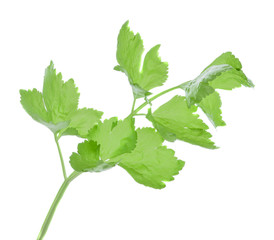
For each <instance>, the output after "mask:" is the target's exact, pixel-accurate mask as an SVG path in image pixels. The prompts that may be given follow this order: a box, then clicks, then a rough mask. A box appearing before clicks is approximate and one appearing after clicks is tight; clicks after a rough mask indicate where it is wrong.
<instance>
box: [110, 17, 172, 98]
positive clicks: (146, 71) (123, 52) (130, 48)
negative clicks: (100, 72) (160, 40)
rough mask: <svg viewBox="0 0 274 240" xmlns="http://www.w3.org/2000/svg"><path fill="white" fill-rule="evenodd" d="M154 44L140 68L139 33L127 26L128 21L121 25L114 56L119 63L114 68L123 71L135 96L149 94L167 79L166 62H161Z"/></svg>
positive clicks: (140, 42)
mask: <svg viewBox="0 0 274 240" xmlns="http://www.w3.org/2000/svg"><path fill="white" fill-rule="evenodd" d="M159 48H160V45H156V46H155V47H153V48H151V49H150V51H148V52H147V54H146V56H145V59H144V63H143V67H142V70H141V71H140V68H141V62H142V61H141V60H142V54H143V52H144V46H143V41H142V39H141V37H140V34H139V33H137V34H136V35H134V33H133V32H132V31H131V30H130V28H129V26H128V21H127V22H126V23H125V24H124V25H123V26H122V28H121V30H120V32H119V35H118V43H117V52H116V58H117V62H118V63H119V65H117V66H115V67H114V70H117V71H121V72H123V73H125V74H126V75H127V77H128V80H129V83H130V85H131V86H132V91H133V94H134V97H135V98H141V97H146V96H148V95H150V94H151V93H150V92H149V90H150V89H152V88H155V87H159V86H162V85H163V83H164V82H165V81H166V80H167V73H168V64H167V63H165V62H162V61H161V59H160V57H159V54H158V50H159Z"/></svg>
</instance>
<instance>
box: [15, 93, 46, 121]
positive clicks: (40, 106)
mask: <svg viewBox="0 0 274 240" xmlns="http://www.w3.org/2000/svg"><path fill="white" fill-rule="evenodd" d="M20 95H21V104H22V106H23V108H24V109H25V110H26V112H27V113H28V114H29V115H30V116H31V117H32V118H33V119H34V120H35V121H37V122H40V123H42V124H44V123H45V122H49V121H50V116H49V114H48V112H47V110H46V108H45V105H44V102H43V97H42V93H40V92H39V91H37V89H35V88H34V89H33V90H28V91H26V90H22V89H21V90H20Z"/></svg>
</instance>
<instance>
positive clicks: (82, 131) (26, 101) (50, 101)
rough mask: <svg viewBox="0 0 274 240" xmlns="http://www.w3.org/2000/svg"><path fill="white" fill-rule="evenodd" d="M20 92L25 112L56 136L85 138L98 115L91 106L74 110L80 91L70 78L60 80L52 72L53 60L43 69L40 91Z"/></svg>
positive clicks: (100, 114) (99, 113) (59, 75)
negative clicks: (41, 89) (43, 74)
mask: <svg viewBox="0 0 274 240" xmlns="http://www.w3.org/2000/svg"><path fill="white" fill-rule="evenodd" d="M20 95H21V104H22V106H23V108H24V109H25V110H26V112H27V113H28V114H29V115H30V116H31V117H32V118H33V119H34V120H35V121H37V122H39V123H42V124H43V125H45V126H46V127H48V128H49V129H50V130H51V131H52V132H53V133H54V134H56V133H60V136H61V135H78V136H80V137H85V136H86V135H87V134H88V131H89V129H90V128H92V127H93V126H94V125H95V124H96V123H97V122H98V121H99V120H100V118H101V116H102V112H99V111H96V110H94V109H77V108H78V100H79V95H80V94H79V93H78V89H77V87H76V86H75V84H74V81H73V79H69V80H68V81H67V82H64V81H63V80H62V75H61V73H58V74H56V70H55V69H54V65H53V62H51V63H50V65H49V66H48V67H47V68H46V71H45V77H44V86H43V94H42V93H41V92H39V91H37V90H36V89H33V90H29V91H26V90H20Z"/></svg>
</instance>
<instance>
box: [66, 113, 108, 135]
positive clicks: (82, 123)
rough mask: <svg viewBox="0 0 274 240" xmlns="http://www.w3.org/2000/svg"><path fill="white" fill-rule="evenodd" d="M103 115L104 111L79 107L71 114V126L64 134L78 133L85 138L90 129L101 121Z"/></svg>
mask: <svg viewBox="0 0 274 240" xmlns="http://www.w3.org/2000/svg"><path fill="white" fill-rule="evenodd" d="M102 115H103V112H100V111H97V110H94V109H92V108H82V109H78V110H77V111H75V112H74V113H73V114H72V115H71V118H70V119H71V121H70V123H69V126H68V128H67V129H65V131H64V133H62V135H78V136H79V137H82V138H85V137H87V136H88V132H89V130H90V129H91V128H93V127H94V126H95V124H97V123H98V122H99V121H100V119H101V117H102Z"/></svg>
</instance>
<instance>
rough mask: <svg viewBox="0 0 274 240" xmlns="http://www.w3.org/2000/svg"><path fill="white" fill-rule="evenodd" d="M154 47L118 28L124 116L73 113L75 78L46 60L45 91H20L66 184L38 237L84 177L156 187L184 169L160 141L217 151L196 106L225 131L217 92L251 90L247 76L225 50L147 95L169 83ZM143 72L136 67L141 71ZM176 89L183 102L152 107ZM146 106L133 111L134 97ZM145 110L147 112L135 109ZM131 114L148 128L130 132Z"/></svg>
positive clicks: (89, 111)
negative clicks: (71, 144)
mask: <svg viewBox="0 0 274 240" xmlns="http://www.w3.org/2000/svg"><path fill="white" fill-rule="evenodd" d="M159 48H160V45H156V46H155V47H153V48H151V49H150V50H149V51H148V52H147V53H146V55H145V57H144V61H143V62H142V56H143V53H144V46H143V41H142V39H141V37H140V34H138V33H137V34H134V33H133V32H132V31H131V30H130V28H129V26H128V21H127V22H126V23H125V24H124V25H123V26H122V28H121V30H120V33H119V36H118V44H117V53H116V57H117V62H118V64H119V65H117V66H115V67H114V69H115V70H118V71H121V72H123V73H125V75H126V77H127V79H128V81H129V84H130V85H131V87H132V93H133V106H132V110H131V112H130V113H129V115H128V117H126V118H125V119H122V120H119V119H118V118H117V117H112V118H110V119H105V120H104V121H102V120H101V117H102V115H103V113H102V112H101V111H98V110H95V109H93V108H83V109H79V108H78V100H79V95H80V94H79V92H78V88H77V87H76V86H75V84H74V80H73V79H69V80H68V81H66V82H64V81H63V80H62V75H61V73H58V74H57V73H56V70H55V69H54V65H53V63H52V62H51V63H50V65H49V66H48V67H47V68H46V71H45V76H44V85H43V91H42V92H39V91H38V90H37V89H33V90H28V91H26V90H20V94H21V104H22V106H23V108H24V109H25V110H26V112H27V113H28V114H29V115H30V116H31V117H32V118H33V119H34V120H35V121H37V122H39V123H41V124H43V125H45V126H46V127H48V128H49V129H50V130H51V131H52V133H53V135H54V139H55V142H56V145H57V148H58V152H59V156H60V161H61V166H62V171H63V176H64V182H63V184H62V186H61V188H60V190H59V192H58V193H57V195H56V198H55V199H54V202H53V204H52V206H51V208H50V210H49V212H48V215H47V216H46V219H45V221H44V224H43V226H42V228H41V231H40V233H39V236H38V238H37V239H38V240H41V239H43V238H44V236H45V234H46V232H47V229H48V227H49V224H50V222H51V219H52V217H53V214H54V212H55V210H56V207H57V205H58V203H59V201H60V200H61V198H62V196H63V194H64V192H65V190H66V188H67V187H68V185H69V184H70V182H71V181H72V180H74V179H75V178H76V177H78V176H79V175H80V174H81V173H82V172H101V171H105V170H108V169H110V168H113V167H115V166H117V165H118V166H120V167H122V168H124V169H125V170H126V171H127V172H128V173H129V174H130V175H131V176H132V177H133V178H134V180H135V181H136V182H138V183H140V184H143V185H145V186H149V187H152V188H156V189H162V188H164V187H165V186H166V185H165V182H168V181H172V180H173V179H174V175H177V174H178V173H179V171H180V170H181V169H182V168H183V167H184V162H183V161H182V160H179V159H178V158H177V157H175V155H174V154H175V153H174V151H173V150H171V149H168V148H167V147H166V146H164V145H163V143H164V141H165V140H166V141H170V142H174V141H175V140H182V141H185V142H188V143H191V144H194V145H198V146H201V147H204V148H209V149H215V148H217V147H216V146H215V144H214V142H212V140H211V137H212V135H211V134H210V133H209V132H208V129H209V127H208V126H207V125H206V124H205V123H204V122H203V121H202V119H200V118H199V115H198V114H197V113H196V111H197V109H198V108H201V109H202V111H203V112H204V113H205V115H206V116H207V117H208V118H209V120H210V121H211V122H212V124H213V125H214V127H218V126H224V125H225V122H224V120H223V119H222V116H221V113H222V112H221V109H220V107H221V104H222V103H221V98H220V95H219V93H218V92H217V91H216V90H217V89H223V90H232V89H234V88H238V87H241V86H246V87H254V85H253V83H252V82H251V81H250V80H249V79H248V78H247V77H246V76H245V74H244V73H243V71H242V65H241V63H240V61H239V59H237V58H236V57H235V56H234V55H233V54H232V53H231V52H226V53H223V54H222V55H221V56H219V57H218V58H216V59H215V60H214V61H213V62H212V63H211V64H210V65H209V66H208V67H206V68H205V70H204V71H202V73H201V74H200V75H199V76H197V77H196V78H194V79H193V80H191V81H187V82H184V83H182V84H180V85H178V86H175V87H172V88H169V89H167V90H164V91H163V92H161V93H158V94H156V95H154V96H151V97H150V98H149V96H150V95H152V93H151V90H152V89H154V88H156V87H159V86H162V85H163V84H164V82H165V81H166V80H167V74H168V64H167V63H166V62H162V60H161V58H160V57H159V53H158V51H159ZM141 66H142V68H141ZM175 89H182V94H183V93H184V96H179V95H176V96H174V97H173V98H172V99H171V100H169V101H168V102H166V103H164V104H163V105H162V106H160V107H159V108H158V109H156V110H152V108H153V101H154V100H155V99H157V98H159V97H161V96H162V95H164V94H166V93H168V92H171V91H173V90H175ZM139 98H143V99H144V103H143V104H141V105H140V106H139V107H136V108H135V102H136V99H139ZM146 106H148V109H147V113H145V114H144V113H140V110H141V109H143V108H144V107H146ZM136 116H144V117H146V119H147V120H148V121H150V122H151V126H153V127H145V128H139V129H136V128H135V125H134V120H135V117H136ZM65 135H75V136H77V137H80V138H83V139H84V141H83V142H82V143H80V144H78V151H77V153H75V152H74V153H72V155H71V157H70V164H71V167H72V168H73V169H74V172H73V173H72V174H71V175H70V176H68V177H67V173H66V169H65V165H64V160H63V157H62V153H61V149H60V146H59V139H60V138H61V137H63V136H65Z"/></svg>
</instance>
